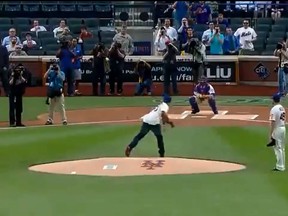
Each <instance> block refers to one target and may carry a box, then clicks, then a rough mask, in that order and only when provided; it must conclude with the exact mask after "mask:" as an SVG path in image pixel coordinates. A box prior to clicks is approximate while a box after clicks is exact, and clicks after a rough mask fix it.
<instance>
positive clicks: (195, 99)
mask: <svg viewBox="0 0 288 216" xmlns="http://www.w3.org/2000/svg"><path fill="white" fill-rule="evenodd" d="M205 100H207V101H208V104H209V106H210V107H211V109H212V111H213V113H214V114H218V110H217V107H216V100H215V90H214V88H213V86H212V85H211V84H209V83H208V81H207V78H206V77H205V76H201V78H200V81H199V83H198V84H197V85H196V86H195V89H194V95H193V96H192V97H190V98H189V103H190V105H191V108H192V114H196V113H198V112H200V109H199V104H200V103H202V102H203V101H205Z"/></svg>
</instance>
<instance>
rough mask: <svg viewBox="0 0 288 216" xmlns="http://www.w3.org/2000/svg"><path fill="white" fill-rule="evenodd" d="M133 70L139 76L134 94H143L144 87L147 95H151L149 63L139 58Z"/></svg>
mask: <svg viewBox="0 0 288 216" xmlns="http://www.w3.org/2000/svg"><path fill="white" fill-rule="evenodd" d="M134 72H135V73H136V74H138V76H139V83H138V84H137V86H136V92H135V96H138V95H143V91H144V90H145V88H146V91H147V95H151V86H152V74H151V65H150V64H148V63H147V62H146V61H144V60H139V61H138V62H137V64H136V67H135V69H134Z"/></svg>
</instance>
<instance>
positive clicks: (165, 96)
mask: <svg viewBox="0 0 288 216" xmlns="http://www.w3.org/2000/svg"><path fill="white" fill-rule="evenodd" d="M171 100H172V98H171V97H170V96H169V95H168V94H164V95H163V102H164V103H170V102H171Z"/></svg>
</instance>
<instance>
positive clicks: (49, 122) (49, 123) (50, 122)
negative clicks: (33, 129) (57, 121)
mask: <svg viewBox="0 0 288 216" xmlns="http://www.w3.org/2000/svg"><path fill="white" fill-rule="evenodd" d="M45 125H53V123H52V121H49V120H48V121H46V123H45Z"/></svg>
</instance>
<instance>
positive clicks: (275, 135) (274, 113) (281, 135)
mask: <svg viewBox="0 0 288 216" xmlns="http://www.w3.org/2000/svg"><path fill="white" fill-rule="evenodd" d="M281 97H282V94H281V93H276V94H274V95H273V97H272V99H273V105H274V106H273V107H272V109H271V110H270V117H269V121H270V133H269V138H270V139H271V141H270V143H269V144H267V146H268V147H273V148H274V152H275V156H276V167H275V168H274V169H273V170H274V171H285V139H286V127H285V124H286V112H285V108H284V107H283V106H282V105H281V104H280V100H281Z"/></svg>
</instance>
